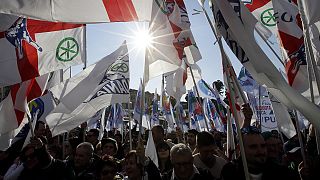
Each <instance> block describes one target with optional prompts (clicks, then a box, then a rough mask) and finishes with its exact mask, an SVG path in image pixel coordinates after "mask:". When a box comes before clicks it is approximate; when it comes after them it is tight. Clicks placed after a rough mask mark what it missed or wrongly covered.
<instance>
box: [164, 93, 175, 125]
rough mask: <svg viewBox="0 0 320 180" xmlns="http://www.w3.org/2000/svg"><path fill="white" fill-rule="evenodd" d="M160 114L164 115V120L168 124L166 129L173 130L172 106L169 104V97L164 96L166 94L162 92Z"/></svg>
mask: <svg viewBox="0 0 320 180" xmlns="http://www.w3.org/2000/svg"><path fill="white" fill-rule="evenodd" d="M162 93H163V95H162V103H163V104H162V112H163V114H164V115H165V118H166V120H167V123H168V128H170V130H173V129H175V127H176V123H175V119H174V116H173V112H172V105H171V102H170V96H167V95H166V92H165V91H164V92H162Z"/></svg>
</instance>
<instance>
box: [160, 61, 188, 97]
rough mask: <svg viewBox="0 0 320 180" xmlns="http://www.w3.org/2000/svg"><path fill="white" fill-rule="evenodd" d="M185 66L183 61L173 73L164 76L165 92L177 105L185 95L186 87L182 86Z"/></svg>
mask: <svg viewBox="0 0 320 180" xmlns="http://www.w3.org/2000/svg"><path fill="white" fill-rule="evenodd" d="M186 71H187V65H186V63H185V62H184V61H182V62H181V67H179V68H178V69H177V70H176V71H175V72H174V73H172V74H169V75H166V76H165V78H166V92H167V93H168V95H170V96H171V97H174V98H175V99H176V101H177V103H179V102H180V99H181V97H182V95H183V94H185V93H186V87H185V86H184V84H185V82H186V79H187V73H186Z"/></svg>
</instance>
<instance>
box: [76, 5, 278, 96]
mask: <svg viewBox="0 0 320 180" xmlns="http://www.w3.org/2000/svg"><path fill="white" fill-rule="evenodd" d="M185 3H186V6H187V10H188V13H189V19H190V21H191V29H192V32H193V35H194V38H195V41H196V43H197V45H198V47H199V49H200V52H201V55H202V60H200V61H199V62H198V63H197V64H198V65H199V66H200V68H201V70H202V77H203V79H204V80H205V81H206V82H208V83H209V84H211V83H212V82H213V81H215V80H218V79H220V80H221V81H223V73H222V65H221V56H220V50H219V48H218V44H214V42H215V38H214V35H213V33H212V31H211V29H210V26H209V23H208V22H207V20H206V18H205V15H204V13H201V14H198V15H192V13H193V12H194V11H193V9H197V10H201V7H200V5H199V3H198V1H195V0H185ZM206 9H207V12H208V13H209V15H210V17H211V18H212V16H211V14H212V13H211V12H210V9H209V7H208V3H206ZM147 26H148V24H147V23H143V22H141V23H105V24H95V25H87V45H86V46H87V57H88V58H87V59H88V62H87V63H88V66H89V65H90V64H93V63H94V62H96V61H98V60H100V59H101V58H103V57H104V56H106V55H108V54H110V53H111V52H113V51H114V50H116V49H117V48H118V47H119V46H120V45H121V44H122V42H123V41H124V40H127V44H128V48H129V52H130V51H131V52H130V54H129V56H130V78H131V79H130V88H133V89H138V87H139V82H140V78H142V77H143V66H144V52H143V51H142V50H140V51H139V50H137V49H135V46H136V44H135V43H134V41H135V38H134V37H135V35H136V34H135V32H137V31H138V30H139V29H143V28H145V29H147ZM227 52H228V51H227ZM228 54H229V55H230V56H231V61H232V63H233V65H234V68H235V70H236V72H237V73H238V72H239V71H240V68H241V64H240V62H238V61H237V60H236V58H234V56H233V55H231V53H228ZM273 59H275V58H273ZM82 67H83V65H81V66H78V67H74V68H73V69H72V73H73V74H75V73H78V72H79V71H80V70H82ZM160 86H161V77H157V78H154V79H151V80H150V81H149V83H148V85H147V86H146V91H150V92H154V90H155V88H157V89H158V93H159V89H160Z"/></svg>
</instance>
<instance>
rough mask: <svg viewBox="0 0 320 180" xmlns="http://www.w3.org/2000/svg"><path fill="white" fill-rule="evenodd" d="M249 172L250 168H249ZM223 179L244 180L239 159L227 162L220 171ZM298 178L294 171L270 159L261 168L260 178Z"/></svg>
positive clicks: (274, 179)
mask: <svg viewBox="0 0 320 180" xmlns="http://www.w3.org/2000/svg"><path fill="white" fill-rule="evenodd" d="M249 172H250V169H249ZM221 177H222V179H223V180H234V179H237V180H245V174H244V169H243V164H242V161H241V160H236V161H234V162H229V163H227V164H226V165H225V166H224V167H223V168H222V171H221ZM284 179H290V180H299V179H300V178H299V177H297V176H296V173H294V172H293V171H290V170H289V169H288V168H287V167H285V166H281V165H278V164H276V163H274V162H272V161H267V162H266V164H265V165H264V168H262V180H284Z"/></svg>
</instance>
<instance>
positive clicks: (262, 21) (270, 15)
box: [244, 0, 278, 39]
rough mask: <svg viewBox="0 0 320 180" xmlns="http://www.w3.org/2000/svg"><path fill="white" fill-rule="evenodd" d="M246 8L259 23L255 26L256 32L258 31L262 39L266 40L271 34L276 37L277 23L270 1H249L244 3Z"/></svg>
mask: <svg viewBox="0 0 320 180" xmlns="http://www.w3.org/2000/svg"><path fill="white" fill-rule="evenodd" d="M244 3H245V5H246V7H247V8H248V9H249V10H250V12H252V14H253V15H254V16H255V17H256V19H257V20H258V21H259V23H257V24H256V27H255V28H256V30H257V31H260V32H261V33H260V34H261V35H262V37H263V38H264V39H268V38H270V37H271V36H272V34H274V35H277V34H278V29H277V23H276V17H275V16H274V12H273V6H272V1H271V0H251V1H249V2H248V1H244Z"/></svg>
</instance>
